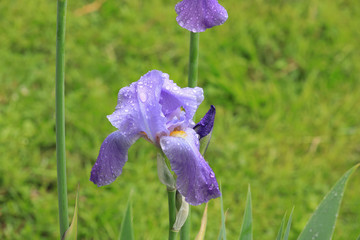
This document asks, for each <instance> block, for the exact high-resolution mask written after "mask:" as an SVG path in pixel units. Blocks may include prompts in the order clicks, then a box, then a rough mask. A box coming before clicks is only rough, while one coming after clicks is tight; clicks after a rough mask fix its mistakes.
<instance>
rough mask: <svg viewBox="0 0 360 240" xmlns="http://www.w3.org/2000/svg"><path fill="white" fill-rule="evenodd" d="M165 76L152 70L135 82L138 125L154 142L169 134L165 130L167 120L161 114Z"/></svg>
mask: <svg viewBox="0 0 360 240" xmlns="http://www.w3.org/2000/svg"><path fill="white" fill-rule="evenodd" d="M166 75H167V74H163V73H162V72H160V71H157V70H152V71H150V72H148V73H147V74H145V75H144V76H142V77H141V78H140V80H139V81H138V82H137V83H138V84H137V98H138V102H139V109H140V117H139V124H140V125H141V127H142V131H144V132H145V133H146V134H147V136H148V138H150V140H152V141H153V142H155V140H156V136H157V135H158V134H161V133H165V134H169V131H168V129H167V128H166V122H167V119H166V117H165V115H164V114H163V113H162V109H161V105H160V104H159V101H160V94H161V90H162V86H163V84H164V79H165V78H166Z"/></svg>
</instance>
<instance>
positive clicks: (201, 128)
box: [194, 105, 216, 139]
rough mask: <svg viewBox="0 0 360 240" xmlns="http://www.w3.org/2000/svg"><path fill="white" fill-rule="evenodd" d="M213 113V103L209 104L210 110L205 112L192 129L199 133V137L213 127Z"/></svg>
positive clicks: (214, 112)
mask: <svg viewBox="0 0 360 240" xmlns="http://www.w3.org/2000/svg"><path fill="white" fill-rule="evenodd" d="M215 114H216V110H215V107H214V105H211V107H210V110H209V111H208V112H207V113H206V114H205V116H204V117H203V118H202V119H201V120H200V122H198V123H197V124H196V125H195V127H194V130H195V132H196V133H197V134H199V136H200V139H201V138H203V137H205V136H207V135H208V134H209V133H211V131H212V129H213V127H214V120H215Z"/></svg>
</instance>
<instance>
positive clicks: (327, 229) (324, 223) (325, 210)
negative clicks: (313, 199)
mask: <svg viewBox="0 0 360 240" xmlns="http://www.w3.org/2000/svg"><path fill="white" fill-rule="evenodd" d="M358 166H359V165H356V166H354V167H352V168H351V169H350V170H348V171H347V172H346V173H345V174H344V175H343V176H342V177H341V178H340V180H338V182H337V183H336V184H335V186H334V187H333V188H332V189H331V190H330V192H329V193H328V194H327V195H326V196H325V198H324V200H323V201H322V202H321V203H320V205H319V206H318V208H317V209H316V211H315V212H314V214H313V215H312V217H311V218H310V220H309V222H308V223H307V224H306V226H305V228H304V230H303V231H302V232H301V234H300V236H299V238H298V240H308V239H314V238H316V239H322V240H327V239H331V237H332V235H333V232H334V228H335V223H336V219H337V216H338V212H339V209H340V204H341V200H342V198H343V194H344V191H345V187H346V184H347V182H348V180H349V178H350V176H351V174H352V173H353V172H354V171H355V170H356V169H357V168H358Z"/></svg>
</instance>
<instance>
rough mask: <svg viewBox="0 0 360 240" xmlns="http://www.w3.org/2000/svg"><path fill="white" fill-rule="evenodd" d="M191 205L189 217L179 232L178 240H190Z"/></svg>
mask: <svg viewBox="0 0 360 240" xmlns="http://www.w3.org/2000/svg"><path fill="white" fill-rule="evenodd" d="M190 217H191V205H189V215H188V217H187V219H186V222H185V223H184V225H183V226H182V228H181V230H180V240H190V230H191V218H190Z"/></svg>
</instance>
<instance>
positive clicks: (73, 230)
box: [61, 187, 79, 240]
mask: <svg viewBox="0 0 360 240" xmlns="http://www.w3.org/2000/svg"><path fill="white" fill-rule="evenodd" d="M78 202H79V187H78V190H77V192H76V199H75V209H74V216H73V219H72V221H71V225H70V227H69V228H68V229H67V230H66V232H65V233H64V236H63V237H62V238H61V240H76V239H77V228H78Z"/></svg>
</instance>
